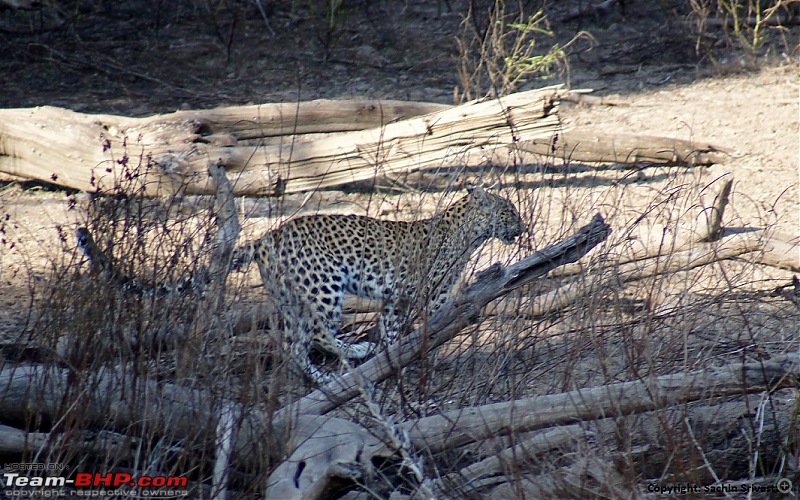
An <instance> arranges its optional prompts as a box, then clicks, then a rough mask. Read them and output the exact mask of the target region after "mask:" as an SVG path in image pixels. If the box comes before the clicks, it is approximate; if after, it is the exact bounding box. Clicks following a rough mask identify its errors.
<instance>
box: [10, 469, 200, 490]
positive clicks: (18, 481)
mask: <svg viewBox="0 0 800 500" xmlns="http://www.w3.org/2000/svg"><path fill="white" fill-rule="evenodd" d="M3 479H4V480H5V481H4V482H5V487H6V488H14V487H22V488H36V487H39V488H63V487H73V488H127V487H129V488H186V486H187V485H188V481H187V479H186V478H185V477H182V476H139V477H136V478H134V477H133V476H131V475H130V474H127V473H125V472H113V473H108V474H98V473H89V472H78V473H77V474H75V477H74V478H73V479H67V478H65V477H60V476H50V477H28V476H23V475H20V474H19V473H17V472H4V473H3Z"/></svg>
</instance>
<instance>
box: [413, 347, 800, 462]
mask: <svg viewBox="0 0 800 500" xmlns="http://www.w3.org/2000/svg"><path fill="white" fill-rule="evenodd" d="M783 387H800V353H797V352H793V353H787V354H783V355H780V356H775V357H774V358H772V359H770V360H767V361H756V362H750V363H731V364H728V365H725V366H722V367H719V368H708V369H705V370H699V371H694V372H685V373H674V374H669V375H662V376H660V377H655V378H653V379H648V380H634V381H631V382H620V383H616V384H609V385H602V386H598V387H590V388H585V389H576V390H574V391H570V392H565V393H560V394H548V395H543V396H534V397H530V398H525V399H518V400H515V401H509V402H504V403H495V404H489V405H484V406H479V407H474V408H461V409H457V410H452V411H448V412H444V413H442V414H440V415H434V416H431V417H424V418H421V419H418V420H414V421H408V422H404V423H402V424H400V425H401V426H402V427H403V428H404V429H405V430H406V431H407V432H408V434H409V437H410V438H411V441H412V442H413V443H414V445H415V446H416V447H417V448H419V449H424V450H429V451H430V452H431V453H436V452H440V451H442V450H446V449H450V448H454V447H458V446H463V445H465V444H467V443H471V442H475V441H479V440H481V439H485V438H487V437H490V436H498V435H507V434H509V433H511V432H522V431H529V430H534V429H542V428H545V427H551V426H554V425H564V424H571V423H573V422H575V421H579V420H593V419H600V418H608V417H614V416H621V415H629V414H633V413H640V412H645V411H651V410H655V409H658V408H665V407H667V406H672V405H675V404H678V403H683V402H687V401H697V400H705V399H709V398H718V397H722V396H727V395H738V394H744V393H752V392H760V391H764V390H770V391H771V390H776V389H779V388H783Z"/></svg>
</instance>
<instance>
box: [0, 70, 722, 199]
mask: <svg viewBox="0 0 800 500" xmlns="http://www.w3.org/2000/svg"><path fill="white" fill-rule="evenodd" d="M562 94H564V92H563V91H562V90H561V88H560V87H558V86H554V87H546V88H542V89H536V90H530V91H527V92H520V93H517V94H512V95H509V96H506V97H503V98H501V99H498V100H493V101H473V102H470V103H467V104H464V105H461V106H457V107H451V106H446V105H441V104H431V103H413V102H412V103H405V102H398V101H383V102H381V101H368V102H355V101H311V102H301V103H289V104H268V105H261V106H243V107H229V108H220V109H213V110H206V111H179V112H176V113H171V114H166V115H159V116H153V117H149V118H127V117H120V116H112V115H87V114H82V113H76V112H74V111H70V110H66V109H61V108H54V107H48V106H45V107H39V108H29V109H6V110H0V175H3V176H5V178H6V179H36V180H41V181H45V182H51V183H55V184H59V185H63V186H66V187H70V188H75V189H80V190H83V191H90V192H94V191H103V190H109V189H114V188H115V187H117V185H118V183H119V182H120V180H123V179H125V180H126V183H125V189H126V190H128V191H130V192H133V193H135V194H138V195H145V196H157V195H173V194H176V193H186V194H210V193H213V191H214V187H213V182H211V181H209V178H208V174H207V172H206V165H207V164H208V163H209V162H212V163H217V164H219V165H220V166H222V167H223V168H225V170H226V171H227V173H228V176H229V177H230V178H231V182H232V184H233V188H234V194H235V195H242V194H251V195H277V194H281V193H296V192H302V191H309V190H314V189H319V188H330V187H334V186H339V185H341V184H346V183H351V182H359V181H365V180H370V179H374V178H375V177H376V176H398V175H401V174H403V173H408V172H412V171H414V170H417V169H423V168H430V167H438V166H452V165H478V164H483V163H486V162H495V163H503V162H505V161H507V160H508V159H509V156H510V155H518V154H519V152H520V151H527V152H529V153H535V154H537V155H546V156H549V157H557V158H572V159H576V160H581V161H593V162H609V161H613V162H618V163H636V162H655V163H677V164H687V163H688V164H697V163H708V162H718V161H721V160H722V159H723V158H722V157H721V156H720V155H718V154H716V153H717V152H718V151H719V149H718V148H714V147H713V146H709V145H707V144H705V143H703V142H699V143H698V144H699V145H697V144H694V143H690V142H687V141H679V140H674V139H666V138H657V137H636V136H628V137H617V136H597V134H587V133H583V134H578V133H569V132H568V133H567V135H566V136H565V135H564V131H562V130H560V125H559V120H558V114H557V113H558V102H559V99H561V97H562ZM565 137H566V138H565ZM131 178H133V179H134V180H135V182H130V179H131Z"/></svg>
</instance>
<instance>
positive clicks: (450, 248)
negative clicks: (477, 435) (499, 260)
mask: <svg viewBox="0 0 800 500" xmlns="http://www.w3.org/2000/svg"><path fill="white" fill-rule="evenodd" d="M524 230H525V224H524V223H523V221H522V218H521V217H520V214H519V212H518V211H517V209H516V207H515V206H514V204H513V203H512V202H511V201H509V200H508V199H506V198H503V197H501V196H499V195H496V194H493V193H490V192H487V191H486V190H485V189H483V188H481V187H470V188H468V189H467V194H466V196H464V197H462V198H460V199H458V200H457V201H455V202H454V203H452V204H451V205H450V206H448V207H447V208H446V209H445V210H443V211H441V212H439V213H436V214H434V215H433V216H432V217H431V218H428V219H420V220H415V221H391V220H381V219H376V218H373V217H368V216H363V215H335V214H313V215H306V216H301V217H296V218H293V219H290V220H288V221H286V222H284V223H283V224H282V225H280V226H278V227H277V228H275V229H272V230H270V231H267V232H266V233H265V234H264V235H263V236H262V237H260V238H257V239H255V240H252V241H249V242H247V243H245V244H244V245H242V246H240V247H237V248H236V250H235V251H234V253H233V256H232V263H231V270H236V271H243V270H244V269H246V268H247V266H248V265H249V264H250V263H252V262H253V261H255V263H256V264H257V266H258V269H259V272H260V275H261V279H262V281H263V283H264V285H265V288H266V289H267V290H268V293H272V294H276V295H277V300H276V301H277V308H278V311H279V313H280V315H281V316H282V319H283V325H284V332H285V334H284V343H285V344H287V345H286V348H287V349H288V350H289V351H290V353H291V355H292V357H293V358H294V359H295V360H296V362H297V363H298V364H299V367H300V369H301V370H302V372H303V373H304V374H305V376H307V377H308V378H309V379H311V381H312V382H315V383H316V384H319V385H324V384H327V383H329V382H331V381H332V380H334V379H335V378H336V375H334V374H333V373H331V372H329V371H323V370H321V369H320V368H318V367H317V366H315V364H314V363H313V362H312V360H311V358H310V357H309V354H310V352H311V349H312V348H317V349H320V350H322V351H325V352H328V353H331V354H334V355H337V356H339V357H340V359H342V360H348V359H350V360H362V359H365V358H367V357H368V356H369V355H370V354H371V353H373V352H374V351H375V350H376V348H377V346H378V344H383V345H384V346H388V345H391V344H392V343H394V342H395V341H396V340H397V338H398V335H399V333H400V331H401V328H402V327H403V325H404V324H407V322H408V321H409V320H410V318H415V317H419V316H420V314H422V313H423V312H424V313H426V314H428V315H433V314H435V313H436V312H437V311H438V310H439V309H440V308H441V307H442V306H443V305H444V304H445V303H446V302H447V301H448V300H449V299H450V292H451V290H452V289H453V287H454V285H455V284H456V283H457V282H458V281H459V279H460V278H461V274H462V272H463V270H464V268H465V267H466V265H467V264H468V263H469V259H470V256H471V254H472V253H473V252H474V251H475V250H477V249H478V247H480V246H481V245H482V244H483V243H484V242H485V241H487V240H489V239H490V238H497V239H499V240H500V241H502V242H503V243H504V244H505V245H511V244H512V243H513V242H514V241H515V240H516V238H517V237H518V236H519V235H520V234H522V233H523V231H524ZM345 293H349V294H352V295H355V296H358V297H362V298H367V299H375V300H378V301H380V302H381V303H382V304H383V310H382V313H381V315H380V319H379V325H378V326H379V328H378V329H379V335H380V339H379V343H376V342H372V341H371V340H363V341H360V342H345V341H343V340H342V339H340V338H339V335H338V334H339V324H340V321H341V318H342V308H343V301H344V297H345ZM429 317H430V316H429Z"/></svg>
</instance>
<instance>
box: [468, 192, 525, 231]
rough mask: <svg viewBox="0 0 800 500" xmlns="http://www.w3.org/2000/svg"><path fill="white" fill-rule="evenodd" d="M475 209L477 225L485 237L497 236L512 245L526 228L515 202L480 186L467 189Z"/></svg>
mask: <svg viewBox="0 0 800 500" xmlns="http://www.w3.org/2000/svg"><path fill="white" fill-rule="evenodd" d="M467 191H468V192H469V195H468V197H470V198H471V200H470V205H471V207H472V210H474V211H475V218H476V220H475V222H476V227H477V228H478V230H479V231H481V233H482V234H481V236H482V237H485V238H497V239H499V240H500V241H502V242H503V243H505V244H506V245H510V244H511V243H513V242H514V240H515V239H516V238H517V236H519V235H520V234H522V232H523V231H524V230H525V224H523V222H522V218H521V217H520V216H519V212H518V211H517V208H516V207H515V206H514V204H513V203H511V202H510V201H508V200H507V199H505V198H502V197H500V196H497V195H496V194H492V193H487V192H486V191H484V190H483V188H480V187H471V188H469V189H467Z"/></svg>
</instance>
